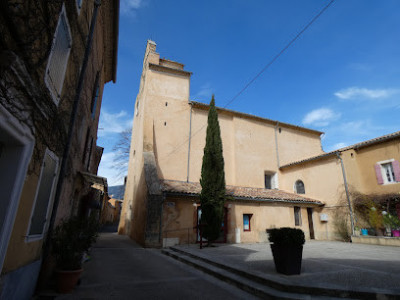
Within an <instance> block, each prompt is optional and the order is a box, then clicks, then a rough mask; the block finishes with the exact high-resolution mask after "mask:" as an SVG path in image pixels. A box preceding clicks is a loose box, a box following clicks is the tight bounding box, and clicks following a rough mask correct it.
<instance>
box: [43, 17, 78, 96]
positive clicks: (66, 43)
mask: <svg viewBox="0 0 400 300" xmlns="http://www.w3.org/2000/svg"><path fill="white" fill-rule="evenodd" d="M71 42H72V39H71V36H70V33H69V29H68V21H67V19H66V15H65V12H64V10H63V11H62V13H61V15H60V20H59V23H58V26H57V30H56V35H55V37H54V41H53V46H52V49H51V54H50V58H49V63H48V69H47V74H46V82H47V84H48V87H49V89H50V90H51V93H52V94H53V97H56V100H55V101H56V103H58V101H59V99H60V96H61V91H62V87H63V84H64V76H65V71H66V69H67V63H68V57H69V52H70V49H71Z"/></svg>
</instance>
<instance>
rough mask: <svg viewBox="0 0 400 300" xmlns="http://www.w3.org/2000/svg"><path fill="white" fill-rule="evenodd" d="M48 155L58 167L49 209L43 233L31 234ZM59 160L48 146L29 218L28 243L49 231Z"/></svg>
mask: <svg viewBox="0 0 400 300" xmlns="http://www.w3.org/2000/svg"><path fill="white" fill-rule="evenodd" d="M47 155H48V156H50V158H51V159H53V160H54V161H55V165H56V168H55V170H54V173H55V175H54V178H53V182H52V186H51V190H50V193H49V195H50V196H49V200H48V203H47V211H46V217H45V223H44V225H43V229H42V233H40V234H30V231H31V227H32V218H33V216H34V214H35V208H36V203H37V201H38V195H39V190H40V184H41V182H42V177H43V172H44V163H45V158H46V156H47ZM59 162H60V160H59V158H58V156H57V155H55V154H54V153H53V152H52V151H50V150H49V149H48V148H46V151H45V153H44V156H43V161H42V165H41V168H40V175H39V178H38V182H37V185H36V192H35V200H34V201H33V204H32V210H31V215H30V218H29V226H28V230H27V232H26V238H25V242H26V243H30V242H33V241H38V240H41V239H43V237H44V236H45V234H46V233H47V230H48V226H49V213H50V212H51V210H52V208H53V203H54V196H55V191H56V186H57V180H58V172H59Z"/></svg>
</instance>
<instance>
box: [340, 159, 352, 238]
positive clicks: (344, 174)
mask: <svg viewBox="0 0 400 300" xmlns="http://www.w3.org/2000/svg"><path fill="white" fill-rule="evenodd" d="M336 156H337V158H338V159H339V160H340V164H341V166H342V173H343V181H344V188H345V190H346V197H347V203H348V204H349V211H350V222H351V232H352V235H354V216H353V208H352V207H351V202H350V193H349V187H348V185H347V179H346V172H345V171H344V164H343V159H342V157H341V156H340V153H339V152H336Z"/></svg>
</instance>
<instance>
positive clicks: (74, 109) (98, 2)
mask: <svg viewBox="0 0 400 300" xmlns="http://www.w3.org/2000/svg"><path fill="white" fill-rule="evenodd" d="M100 5H101V0H94V10H93V15H92V20H91V23H90V30H89V35H88V39H87V43H86V48H85V54H84V57H83V63H82V68H81V72H80V74H79V81H78V85H77V87H76V90H75V97H74V105H73V107H72V112H71V117H70V121H69V126H68V136H67V142H66V146H65V148H64V153H63V159H62V162H61V168H60V173H59V175H58V176H59V177H58V182H57V189H56V194H55V196H54V204H53V209H52V211H51V218H50V223H49V231H48V233H47V238H46V246H45V248H44V251H43V253H44V257H45V256H47V253H48V250H49V241H50V236H51V232H52V230H53V227H54V223H55V219H56V213H57V209H58V205H59V203H60V197H61V191H62V187H63V184H64V178H65V175H66V169H67V163H68V158H69V151H70V148H71V144H72V136H73V131H74V127H75V120H76V117H77V114H78V106H79V103H80V98H81V97H80V96H81V92H82V88H83V81H84V79H85V73H86V68H87V64H88V61H89V54H90V50H91V48H92V42H93V33H94V27H95V25H96V19H97V13H98V9H99V7H100Z"/></svg>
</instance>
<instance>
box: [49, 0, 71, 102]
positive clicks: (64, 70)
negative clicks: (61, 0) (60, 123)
mask: <svg viewBox="0 0 400 300" xmlns="http://www.w3.org/2000/svg"><path fill="white" fill-rule="evenodd" d="M61 18H64V20H65V23H66V27H67V29H68V35H69V43H70V45H69V49H68V51H67V52H68V54H67V59H66V61H65V64H64V65H63V66H60V68H62V69H61V73H62V82H63V85H62V86H61V89H60V91H59V94H60V95H55V94H54V90H53V88H52V86H51V83H50V82H49V80H50V78H49V77H50V76H49V75H48V72H49V68H50V63H51V61H52V57H53V53H54V51H53V50H54V49H53V48H54V45H55V42H56V39H57V35H58V32H59V29H60V26H61ZM71 48H72V35H71V29H70V26H69V22H68V17H67V13H66V10H65V4H63V5H62V8H61V12H60V16H59V18H58V22H57V27H56V31H55V33H54V37H53V41H52V45H51V51H50V55H49V58H48V61H47V66H46V71H45V75H44V82H45V84H46V86H47V88H48V90H49V91H50V95H51V97H52V98H53V101H54V103H55V104H56V105H58V104H59V102H60V97H61V93H62V90H63V87H64V80H65V75H66V73H67V66H68V61H69V55H70V53H71Z"/></svg>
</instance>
